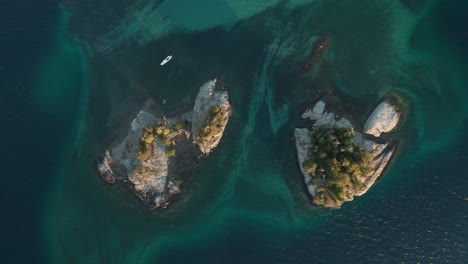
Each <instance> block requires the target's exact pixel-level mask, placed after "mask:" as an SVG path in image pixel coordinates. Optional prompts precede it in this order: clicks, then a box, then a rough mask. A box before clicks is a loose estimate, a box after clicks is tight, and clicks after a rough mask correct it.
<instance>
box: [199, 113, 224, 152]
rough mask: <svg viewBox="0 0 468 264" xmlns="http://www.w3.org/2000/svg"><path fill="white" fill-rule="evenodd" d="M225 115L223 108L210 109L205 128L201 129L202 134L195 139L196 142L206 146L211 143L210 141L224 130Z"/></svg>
mask: <svg viewBox="0 0 468 264" xmlns="http://www.w3.org/2000/svg"><path fill="white" fill-rule="evenodd" d="M224 123H225V121H224V115H223V113H222V112H221V107H220V106H219V105H215V106H213V107H212V108H211V109H210V112H209V114H208V117H207V120H206V122H205V126H203V127H202V128H201V131H200V133H199V134H198V135H197V137H196V138H195V142H197V143H199V144H202V145H206V144H208V143H209V141H210V139H211V138H212V137H214V136H216V135H218V134H219V133H221V131H222V130H223V126H224Z"/></svg>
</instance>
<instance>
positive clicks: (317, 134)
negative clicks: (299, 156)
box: [302, 125, 374, 206]
mask: <svg viewBox="0 0 468 264" xmlns="http://www.w3.org/2000/svg"><path fill="white" fill-rule="evenodd" d="M310 136H311V143H312V145H313V147H312V148H311V149H310V153H309V157H311V158H310V159H309V160H306V161H304V162H303V164H302V165H303V169H304V170H305V171H306V172H307V173H308V174H309V175H310V176H311V178H312V179H311V182H310V183H309V184H316V185H317V186H318V187H317V189H316V190H315V192H316V195H315V198H314V200H315V202H316V203H317V204H319V205H324V206H327V204H328V203H331V202H333V201H343V200H344V199H345V197H346V194H347V190H349V189H354V190H357V189H359V188H361V187H362V179H364V178H365V177H366V176H367V175H368V174H369V173H370V172H371V168H370V164H371V161H372V160H373V158H374V155H373V154H372V153H369V152H366V151H365V150H364V148H362V147H359V146H355V145H354V143H353V137H354V136H355V132H354V129H352V128H342V127H336V126H324V125H322V126H318V127H316V128H315V129H314V130H313V132H312V133H311V135H310Z"/></svg>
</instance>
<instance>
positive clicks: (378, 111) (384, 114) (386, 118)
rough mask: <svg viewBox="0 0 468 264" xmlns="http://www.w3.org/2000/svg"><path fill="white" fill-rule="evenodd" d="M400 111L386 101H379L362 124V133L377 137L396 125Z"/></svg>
mask: <svg viewBox="0 0 468 264" xmlns="http://www.w3.org/2000/svg"><path fill="white" fill-rule="evenodd" d="M399 120H400V113H399V112H398V111H397V110H396V109H395V107H394V106H392V105H391V104H390V103H388V102H387V101H383V102H382V103H380V104H379V105H378V106H377V107H376V108H375V109H374V111H372V113H371V114H370V116H369V118H368V119H367V121H366V123H365V125H364V133H366V134H370V135H373V136H375V137H379V136H380V134H381V133H386V132H390V131H392V130H393V129H395V127H396V126H397V125H398V121H399Z"/></svg>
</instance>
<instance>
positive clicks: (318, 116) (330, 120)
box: [302, 101, 353, 128]
mask: <svg viewBox="0 0 468 264" xmlns="http://www.w3.org/2000/svg"><path fill="white" fill-rule="evenodd" d="M335 117H336V116H335V114H334V113H329V112H326V111H325V102H323V101H318V102H317V103H316V104H315V106H314V108H313V109H310V108H309V109H307V110H306V111H305V112H304V113H303V114H302V118H303V119H307V118H308V119H310V120H312V121H316V122H315V124H314V127H317V126H321V125H329V126H337V127H344V128H352V127H353V125H351V122H349V120H348V119H346V118H344V117H342V118H341V119H339V120H336V119H335Z"/></svg>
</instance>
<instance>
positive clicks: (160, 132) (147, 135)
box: [136, 120, 191, 160]
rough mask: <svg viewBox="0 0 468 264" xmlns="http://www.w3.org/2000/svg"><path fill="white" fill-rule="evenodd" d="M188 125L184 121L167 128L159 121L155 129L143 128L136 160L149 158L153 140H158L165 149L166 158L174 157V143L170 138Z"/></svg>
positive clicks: (187, 122)
mask: <svg viewBox="0 0 468 264" xmlns="http://www.w3.org/2000/svg"><path fill="white" fill-rule="evenodd" d="M190 125H191V124H190V122H189V121H186V120H184V121H180V122H178V123H177V124H175V125H174V126H173V127H167V126H165V125H164V123H163V122H161V121H159V122H158V123H157V125H156V126H155V127H145V128H144V129H143V135H142V137H141V138H140V149H139V150H138V152H137V154H136V155H137V158H138V159H140V160H142V159H147V158H149V157H150V156H151V154H152V152H151V150H152V145H153V143H154V142H155V140H159V141H160V142H161V143H162V144H163V145H164V146H165V147H166V154H167V156H168V157H173V156H175V154H176V151H175V148H174V146H175V142H174V141H173V140H172V139H171V138H172V137H173V136H174V135H177V134H179V133H181V132H182V131H183V130H185V129H186V128H188V127H190ZM169 135H171V136H169Z"/></svg>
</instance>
